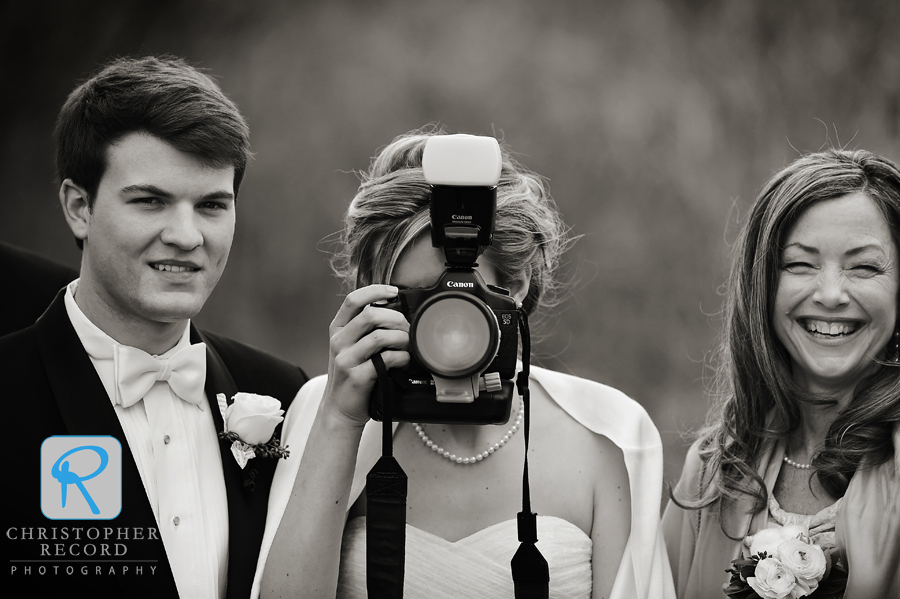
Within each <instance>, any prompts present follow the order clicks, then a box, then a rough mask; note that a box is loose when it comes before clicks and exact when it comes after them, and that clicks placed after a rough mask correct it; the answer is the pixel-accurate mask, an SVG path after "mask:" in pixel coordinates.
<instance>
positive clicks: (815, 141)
mask: <svg viewBox="0 0 900 599" xmlns="http://www.w3.org/2000/svg"><path fill="white" fill-rule="evenodd" d="M898 22H900V3H898V2H896V0H871V1H865V2H862V1H849V0H848V1H827V2H822V1H818V0H797V1H793V2H776V1H770V2H746V1H739V0H731V1H722V2H714V1H710V0H669V1H663V0H632V1H629V2H609V1H586V0H583V1H565V0H560V1H558V2H540V1H537V0H531V1H521V2H519V1H515V0H494V1H492V2H476V1H464V0H458V1H456V2H446V1H440V0H420V1H418V2H401V1H384V2H376V1H374V0H369V1H355V2H352V1H348V0H327V1H312V0H311V1H304V2H297V1H290V0H260V1H258V2H246V1H244V0H205V1H202V0H201V1H194V2H176V1H173V0H152V1H151V0H136V1H130V2H129V1H116V2H113V1H111V0H109V1H100V0H81V1H74V0H72V1H57V2H48V1H42V0H35V1H29V2H4V3H3V6H2V8H0V47H2V82H3V83H2V85H3V93H2V95H0V107H2V114H3V117H4V118H3V119H2V121H0V180H2V182H3V185H4V189H5V190H6V191H5V192H4V197H3V198H2V200H0V239H2V240H4V241H6V242H9V243H13V244H16V245H19V246H23V247H26V248H30V249H32V250H36V251H38V252H41V253H43V254H45V255H47V256H50V257H51V258H54V259H56V260H59V261H61V262H65V263H67V264H69V265H72V266H77V265H78V263H79V260H80V255H79V252H78V250H77V248H76V246H75V243H74V242H73V240H72V238H71V235H70V233H69V231H68V228H67V227H66V225H65V223H64V221H63V218H62V215H61V214H60V210H59V207H58V204H57V200H56V184H55V183H54V168H53V141H52V137H51V131H52V128H53V123H54V119H55V115H56V112H57V110H58V109H59V107H60V106H61V105H62V103H63V101H64V100H65V98H66V96H67V94H68V93H69V92H70V91H71V89H72V88H73V87H74V86H75V85H76V84H77V83H78V82H79V81H80V80H82V79H84V78H85V77H87V76H88V75H89V74H90V73H91V72H92V71H94V70H95V69H96V68H97V67H98V66H99V65H100V64H102V63H103V62H104V61H106V60H107V59H109V58H112V57H115V56H121V55H143V54H148V53H171V54H176V55H179V56H183V57H185V58H187V59H188V60H189V61H191V62H192V63H193V64H196V65H198V66H200V67H202V68H205V69H208V71H209V72H210V73H212V74H213V75H215V76H216V77H217V79H218V80H219V82H220V83H221V85H222V87H223V89H224V90H225V92H226V93H227V94H228V95H229V96H230V97H231V98H232V99H234V100H235V101H236V102H237V104H238V105H239V106H240V108H241V109H242V111H243V112H244V114H245V115H246V117H247V118H248V120H249V122H250V126H251V129H252V143H253V148H254V151H255V152H256V159H255V161H254V162H253V164H252V165H251V167H250V169H249V171H248V175H247V178H246V179H245V183H244V185H243V187H242V189H241V197H240V201H239V204H238V227H237V234H236V238H235V244H234V249H233V250H232V253H231V258H230V262H229V265H228V268H227V269H226V271H225V275H224V276H223V278H222V280H221V282H220V283H219V287H218V289H217V290H216V292H215V293H214V294H213V296H212V298H211V300H210V301H209V303H208V304H207V306H206V308H205V309H204V311H203V313H202V314H201V315H200V316H199V317H198V318H197V321H198V322H199V323H200V324H201V325H202V326H204V327H208V328H211V329H213V330H216V331H218V332H221V333H223V334H226V335H230V336H232V337H235V338H237V339H239V340H242V341H244V342H247V343H251V344H253V345H256V346H258V347H261V348H264V349H267V350H269V351H271V352H273V353H275V354H277V355H280V356H282V357H284V358H286V359H289V360H292V361H294V362H297V363H299V364H301V365H302V366H303V367H304V368H305V369H306V370H307V371H308V372H309V373H311V374H319V373H321V372H323V371H324V369H325V366H326V362H327V342H328V339H327V338H328V334H327V327H328V323H329V322H330V320H331V318H332V316H333V314H334V312H335V310H336V309H337V307H338V306H339V304H340V301H341V294H342V290H341V288H340V285H339V284H338V282H337V281H336V280H335V279H334V277H333V276H332V275H331V273H330V270H329V267H328V257H329V251H330V249H331V248H332V247H333V245H332V243H333V240H334V235H333V234H334V232H336V231H337V230H338V229H339V227H340V218H341V215H342V213H343V211H344V209H345V208H346V206H347V204H348V202H349V200H350V199H351V198H352V196H353V194H354V192H355V190H356V187H357V185H358V180H357V178H356V176H355V175H354V173H353V171H354V170H359V169H364V168H365V167H366V166H367V165H368V162H369V158H370V157H371V156H372V155H373V154H374V153H375V151H376V149H378V148H379V147H381V146H383V145H385V144H386V143H388V142H389V141H390V140H391V139H392V138H393V137H394V136H396V135H398V134H400V133H403V132H406V131H408V130H410V129H413V128H416V127H420V126H422V125H425V124H428V123H439V124H442V125H444V126H445V127H446V128H448V129H449V130H451V131H460V132H467V133H476V134H494V135H496V136H498V137H501V138H503V139H505V140H506V142H507V143H508V144H509V145H510V146H511V147H512V149H513V150H515V151H516V152H518V154H519V158H520V160H521V162H523V163H524V164H525V165H526V166H528V167H530V168H531V169H533V170H535V171H536V172H538V173H540V174H542V175H544V176H546V177H547V178H548V179H549V181H550V186H551V190H552V192H553V195H554V197H555V198H556V201H557V203H558V205H559V208H560V210H561V211H562V213H563V216H564V218H565V219H566V221H567V222H568V223H569V224H570V226H571V227H572V232H573V234H575V235H579V236H581V237H580V239H579V240H578V242H577V243H576V244H575V246H574V247H573V249H572V250H571V251H570V253H569V254H568V261H567V264H566V268H565V273H564V275H565V277H566V280H567V281H568V282H569V290H570V294H569V297H568V299H567V300H566V301H565V303H563V305H562V306H561V307H560V309H559V310H558V312H557V313H555V314H553V315H548V317H547V318H545V320H544V322H543V326H542V328H541V333H542V334H543V341H542V342H541V343H540V344H539V345H538V346H537V362H538V363H540V364H542V365H544V366H547V367H550V368H554V369H558V370H561V371H564V372H571V373H574V374H577V375H580V376H584V377H588V378H591V379H595V380H598V381H602V382H604V383H607V384H609V385H612V386H614V387H617V388H619V389H622V390H623V391H625V392H626V393H628V394H629V395H630V396H632V397H634V398H635V399H636V400H637V401H639V402H640V403H641V404H643V405H644V406H645V407H646V408H647V410H648V412H649V413H650V415H651V416H652V417H653V419H654V421H655V422H656V423H657V425H658V426H659V429H660V432H661V433H662V437H663V440H664V443H665V446H666V476H667V478H668V479H670V480H671V479H673V478H675V477H677V475H678V472H679V471H680V465H681V461H682V459H683V456H684V451H685V449H686V445H685V443H686V439H685V437H684V434H685V433H686V432H687V431H689V430H691V429H695V428H696V427H697V426H698V425H699V424H700V423H701V422H702V421H703V418H704V414H705V412H706V409H707V406H708V398H707V396H706V394H705V389H706V385H707V383H708V379H709V374H710V370H709V366H708V364H709V358H710V352H711V351H712V349H713V348H714V341H715V338H716V335H717V332H718V330H719V327H720V320H719V318H718V316H717V314H718V311H719V309H720V306H721V295H720V291H721V289H720V288H721V284H722V282H723V281H724V278H725V274H726V271H727V269H728V268H729V266H730V261H731V257H730V256H731V255H730V243H731V242H732V241H733V240H734V238H735V236H736V233H737V228H738V226H739V224H740V223H741V222H742V215H743V214H745V213H746V210H747V207H748V206H749V204H750V203H751V202H752V200H753V198H754V197H755V195H756V193H757V192H758V190H759V189H760V188H761V187H762V185H763V183H764V182H765V181H766V180H767V179H768V178H769V176H770V175H771V174H773V172H774V171H776V170H778V169H779V168H781V167H782V166H784V165H785V164H786V163H788V162H790V161H791V160H792V159H793V158H795V157H796V156H797V155H798V153H800V152H808V151H815V150H817V149H820V148H822V147H823V146H829V145H835V146H838V145H839V146H846V147H851V148H856V147H860V148H865V149H869V150H872V151H875V152H877V153H881V154H884V155H886V156H888V157H891V158H893V159H894V160H897V159H900V35H898V34H897V32H896V24H897V23H898ZM4 293H15V290H14V289H4Z"/></svg>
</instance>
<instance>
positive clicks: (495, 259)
mask: <svg viewBox="0 0 900 599" xmlns="http://www.w3.org/2000/svg"><path fill="white" fill-rule="evenodd" d="M433 135H446V133H445V132H444V131H443V130H442V129H437V128H429V129H417V130H414V131H410V132H409V133H406V134H404V135H401V136H399V137H397V138H395V139H394V140H393V141H392V142H391V143H390V144H388V145H387V146H386V147H385V148H383V149H382V150H381V151H379V152H378V154H377V155H376V156H375V157H374V158H373V159H372V163H371V165H370V166H369V169H368V171H366V172H364V173H361V174H360V179H361V183H360V186H359V190H358V191H357V194H356V196H355V197H354V198H353V201H352V202H351V203H350V207H349V208H348V209H347V213H346V215H345V216H344V228H343V230H342V231H341V238H340V243H339V248H338V251H337V252H336V253H335V254H334V256H333V257H332V261H331V266H332V268H333V270H334V271H335V273H336V274H337V275H338V276H339V277H340V278H342V279H343V281H344V284H345V286H346V287H348V288H349V289H356V288H359V287H364V286H366V285H371V284H373V283H389V282H390V280H391V274H392V272H393V270H394V267H395V266H396V264H397V261H398V260H399V259H400V257H401V255H402V253H403V251H404V250H405V249H406V247H407V246H408V245H409V244H410V243H411V242H412V241H414V240H415V239H416V238H417V237H419V235H421V234H422V233H424V232H425V231H427V230H429V227H430V225H431V220H430V213H429V209H430V205H431V187H430V186H429V184H428V183H426V181H425V176H424V174H423V172H422V154H423V152H424V150H425V142H427V141H428V138H429V137H431V136H433ZM500 151H501V156H502V166H501V171H500V181H499V183H498V184H497V212H496V219H495V227H494V229H495V230H494V237H493V244H492V245H491V246H490V247H488V248H487V249H486V250H485V253H484V255H485V256H487V257H488V258H489V259H490V260H491V264H492V265H493V266H494V267H495V269H496V271H497V274H498V276H499V278H500V281H499V282H500V284H501V285H502V286H504V287H508V286H509V285H510V283H511V282H513V281H514V280H516V279H517V278H518V277H520V276H521V275H522V274H523V273H525V274H527V275H528V276H530V277H531V281H530V286H529V290H528V295H527V296H526V297H525V299H524V301H523V302H522V303H523V307H524V308H525V310H526V311H527V312H528V313H529V314H533V313H534V312H535V311H536V310H537V309H538V308H541V307H544V308H546V307H549V306H551V305H554V304H555V302H556V300H557V298H558V293H557V292H558V290H559V283H558V282H557V279H556V277H555V273H556V271H557V268H558V266H559V261H560V256H561V255H562V253H563V252H564V251H565V250H566V249H567V247H568V245H569V244H570V238H569V229H568V227H566V225H565V224H564V223H563V221H562V219H561V218H560V216H559V213H558V211H557V209H556V204H555V202H554V201H553V198H551V197H550V191H549V189H548V187H547V184H546V182H545V181H544V179H543V178H542V177H540V176H539V175H536V174H535V173H533V172H531V171H529V170H528V169H526V168H525V167H523V166H522V165H520V164H519V163H518V162H516V160H515V159H514V158H513V157H512V155H511V153H510V151H509V149H508V148H507V147H506V145H505V144H501V146H500Z"/></svg>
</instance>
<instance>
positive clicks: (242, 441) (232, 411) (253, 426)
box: [216, 393, 289, 468]
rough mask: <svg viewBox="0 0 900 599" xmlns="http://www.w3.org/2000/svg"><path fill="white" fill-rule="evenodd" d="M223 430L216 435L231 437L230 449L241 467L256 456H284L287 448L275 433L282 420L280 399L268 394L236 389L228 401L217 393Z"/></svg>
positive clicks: (286, 454) (285, 456) (225, 437)
mask: <svg viewBox="0 0 900 599" xmlns="http://www.w3.org/2000/svg"><path fill="white" fill-rule="evenodd" d="M216 400H217V401H218V404H219V410H220V411H221V412H222V420H223V421H224V422H225V430H224V431H222V432H221V433H219V437H220V438H222V439H227V440H229V441H231V442H232V443H231V453H232V454H233V455H234V459H235V460H237V463H238V465H239V466H240V467H241V468H244V467H245V466H246V465H247V462H248V461H250V460H252V459H253V458H255V457H266V458H287V457H288V455H289V452H288V450H287V448H286V447H283V446H282V445H281V442H280V441H279V439H278V437H276V436H274V435H273V433H274V432H275V427H276V426H278V424H279V423H280V422H281V421H282V420H284V410H282V409H281V402H280V401H278V400H277V399H275V398H274V397H269V396H268V395H256V394H255V393H237V394H235V395H234V397H232V398H231V402H230V403H229V402H228V401H227V400H226V398H225V394H224V393H219V394H217V395H216Z"/></svg>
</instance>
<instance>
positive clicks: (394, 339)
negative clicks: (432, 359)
mask: <svg viewBox="0 0 900 599" xmlns="http://www.w3.org/2000/svg"><path fill="white" fill-rule="evenodd" d="M408 344H409V333H407V332H406V331H397V330H391V329H375V330H374V331H372V332H370V333H369V334H367V335H366V336H365V337H363V338H362V339H360V340H359V341H357V342H356V343H354V344H352V345H349V346H348V347H346V348H344V349H342V350H340V351H338V352H337V354H336V355H335V357H334V365H335V367H337V368H338V369H339V370H350V369H352V368H355V367H356V366H358V365H360V364H362V363H364V362H366V361H368V360H369V359H370V358H371V357H372V356H374V355H375V354H377V353H379V352H382V353H386V352H384V350H403V349H406V346H407V345H408ZM402 353H404V354H406V352H405V351H404V352H402ZM407 355H408V354H407ZM382 357H384V356H382ZM385 366H387V367H388V368H391V365H389V364H388V362H387V360H385Z"/></svg>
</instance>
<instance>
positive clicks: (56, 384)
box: [34, 289, 177, 596]
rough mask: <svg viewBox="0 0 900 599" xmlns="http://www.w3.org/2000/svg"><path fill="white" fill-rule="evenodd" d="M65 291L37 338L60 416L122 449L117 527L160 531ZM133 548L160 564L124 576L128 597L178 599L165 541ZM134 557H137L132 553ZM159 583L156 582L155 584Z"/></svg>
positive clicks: (74, 429)
mask: <svg viewBox="0 0 900 599" xmlns="http://www.w3.org/2000/svg"><path fill="white" fill-rule="evenodd" d="M64 297H65V289H63V290H62V291H60V292H59V294H58V295H57V296H56V299H55V300H54V301H53V303H52V304H50V307H48V308H47V311H46V312H45V313H44V315H43V316H41V318H40V319H38V321H37V322H36V323H35V325H34V332H35V337H36V341H37V345H38V351H39V353H40V357H41V361H42V363H43V367H44V371H45V372H46V376H47V381H48V383H49V385H50V388H51V390H52V393H53V397H54V400H55V401H56V405H57V406H58V408H59V413H60V415H61V416H62V419H63V422H64V423H65V426H66V434H69V435H110V436H112V437H115V438H116V439H117V440H118V441H119V443H120V444H121V445H122V511H121V512H120V514H119V516H118V517H117V518H116V519H115V520H114V522H115V526H117V527H129V528H133V527H140V528H143V529H144V530H147V528H154V529H156V528H157V524H156V518H155V516H154V515H153V510H152V508H151V507H150V502H149V501H148V499H147V493H146V491H145V489H144V483H143V481H142V480H141V476H140V473H139V472H138V469H137V465H136V464H135V461H134V456H133V454H132V453H131V450H130V449H129V446H128V441H127V440H126V438H125V433H124V431H123V430H122V425H121V424H120V423H119V418H118V417H117V416H116V413H115V409H114V408H113V406H112V403H111V402H110V399H109V395H107V393H106V389H105V388H104V387H103V383H102V382H101V381H100V377H99V376H98V375H97V371H96V369H95V368H94V365H93V363H92V362H91V359H90V357H88V355H87V352H85V350H84V347H83V346H82V344H81V340H80V339H79V338H78V334H77V333H76V332H75V329H74V328H72V323H71V321H70V320H69V316H68V314H67V312H66V308H65V302H64ZM132 545H133V547H134V549H133V550H132V548H131V547H129V557H135V559H138V557H137V556H136V554H137V553H138V552H140V558H139V559H145V560H157V561H158V564H157V570H156V574H155V575H153V576H151V577H147V576H118V577H117V579H118V581H119V583H120V584H121V585H122V588H123V591H125V592H127V593H129V595H131V594H134V595H136V596H143V595H145V594H147V592H148V584H149V589H150V590H152V591H154V593H162V594H164V595H166V596H168V594H169V591H171V593H172V596H174V595H175V594H176V593H177V591H176V588H175V580H174V578H173V577H172V573H171V569H170V567H169V562H168V558H167V556H166V553H165V548H164V546H163V543H162V541H159V542H150V541H144V542H139V543H133V544H132ZM132 551H133V552H134V553H132ZM149 581H153V582H149Z"/></svg>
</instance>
